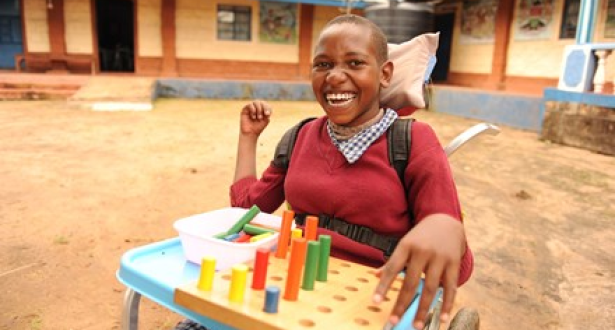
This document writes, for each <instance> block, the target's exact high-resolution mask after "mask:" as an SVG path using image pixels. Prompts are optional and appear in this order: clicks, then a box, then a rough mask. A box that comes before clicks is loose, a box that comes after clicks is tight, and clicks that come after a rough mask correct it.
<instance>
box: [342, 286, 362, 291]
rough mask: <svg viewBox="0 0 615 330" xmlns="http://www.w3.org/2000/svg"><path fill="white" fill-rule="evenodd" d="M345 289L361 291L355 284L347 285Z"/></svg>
mask: <svg viewBox="0 0 615 330" xmlns="http://www.w3.org/2000/svg"><path fill="white" fill-rule="evenodd" d="M345 289H346V290H347V291H352V292H357V291H359V289H358V288H357V287H354V286H347V287H346V288H345Z"/></svg>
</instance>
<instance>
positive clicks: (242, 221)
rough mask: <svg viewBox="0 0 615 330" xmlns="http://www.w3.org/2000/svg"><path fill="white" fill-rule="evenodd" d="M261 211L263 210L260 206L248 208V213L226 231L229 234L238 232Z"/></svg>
mask: <svg viewBox="0 0 615 330" xmlns="http://www.w3.org/2000/svg"><path fill="white" fill-rule="evenodd" d="M260 212H261V210H260V209H259V208H258V206H256V205H254V206H252V207H251V208H250V209H249V210H248V212H246V214H244V215H243V216H242V217H241V219H239V221H237V222H235V224H234V225H233V226H232V227H231V229H229V230H228V231H227V232H226V233H227V234H229V235H231V234H237V233H238V232H240V231H241V230H242V229H243V226H245V225H246V224H247V223H249V222H250V221H252V219H254V217H256V216H257V215H258V214H259V213H260Z"/></svg>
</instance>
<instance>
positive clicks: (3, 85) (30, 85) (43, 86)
mask: <svg viewBox="0 0 615 330" xmlns="http://www.w3.org/2000/svg"><path fill="white" fill-rule="evenodd" d="M79 88H81V85H69V84H50V83H36V82H6V81H2V80H0V89H36V90H72V91H75V92H76V91H77V90H79Z"/></svg>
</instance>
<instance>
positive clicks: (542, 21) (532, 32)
mask: <svg viewBox="0 0 615 330" xmlns="http://www.w3.org/2000/svg"><path fill="white" fill-rule="evenodd" d="M515 25H516V27H515V39H517V40H533V39H549V38H550V37H551V33H552V30H553V29H552V26H553V0H520V1H519V8H518V10H517V18H516V22H515Z"/></svg>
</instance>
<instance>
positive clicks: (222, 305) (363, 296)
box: [174, 256, 402, 330]
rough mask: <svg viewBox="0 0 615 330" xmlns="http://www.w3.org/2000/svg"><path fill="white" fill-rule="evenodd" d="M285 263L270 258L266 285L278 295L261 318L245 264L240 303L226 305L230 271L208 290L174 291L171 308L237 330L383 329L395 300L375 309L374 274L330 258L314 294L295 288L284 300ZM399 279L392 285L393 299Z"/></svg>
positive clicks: (259, 298)
mask: <svg viewBox="0 0 615 330" xmlns="http://www.w3.org/2000/svg"><path fill="white" fill-rule="evenodd" d="M288 263H289V260H288V258H286V259H280V258H275V257H273V256H271V257H270V258H269V263H268V270H267V276H266V284H265V285H266V286H267V287H269V286H277V287H279V288H280V290H281V291H282V294H280V299H279V303H278V311H277V313H273V314H272V313H266V312H265V311H264V306H265V290H253V289H251V284H252V272H253V270H254V263H253V262H249V263H247V265H248V276H247V278H248V279H247V283H246V286H245V292H244V295H243V301H242V302H233V301H230V300H229V290H230V284H231V270H230V269H229V270H226V271H221V272H218V273H215V275H214V278H213V285H212V288H211V291H203V290H200V289H198V288H197V282H193V283H187V284H185V285H183V286H181V287H178V288H177V289H176V290H175V297H174V299H175V303H177V304H178V305H180V306H183V307H185V308H187V309H190V310H192V311H194V312H196V313H199V314H202V315H204V316H206V317H208V318H211V319H213V320H216V321H218V322H221V323H223V324H226V325H228V326H231V327H234V328H236V329H241V330H254V329H259V330H307V329H310V330H325V329H326V330H381V329H383V326H384V325H385V324H386V321H387V318H388V315H389V313H390V311H391V309H392V307H393V303H394V299H385V301H383V302H382V303H381V304H379V305H378V306H376V305H374V304H373V303H372V300H371V297H372V294H373V292H374V289H375V288H376V285H377V283H378V278H377V277H376V276H375V270H374V269H373V268H369V267H366V266H363V265H359V264H355V263H351V262H347V261H343V260H340V259H336V258H330V259H329V267H328V273H327V274H328V276H327V281H326V282H319V281H316V282H315V284H314V289H313V291H307V290H304V289H299V294H298V298H297V300H296V301H288V300H286V299H284V298H283V291H284V290H285V282H286V277H287V276H288V271H287V269H288ZM401 284H402V279H401V278H398V279H397V280H396V281H394V283H393V285H392V286H391V289H390V293H391V296H394V297H396V296H397V292H398V291H399V289H400V288H401Z"/></svg>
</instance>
